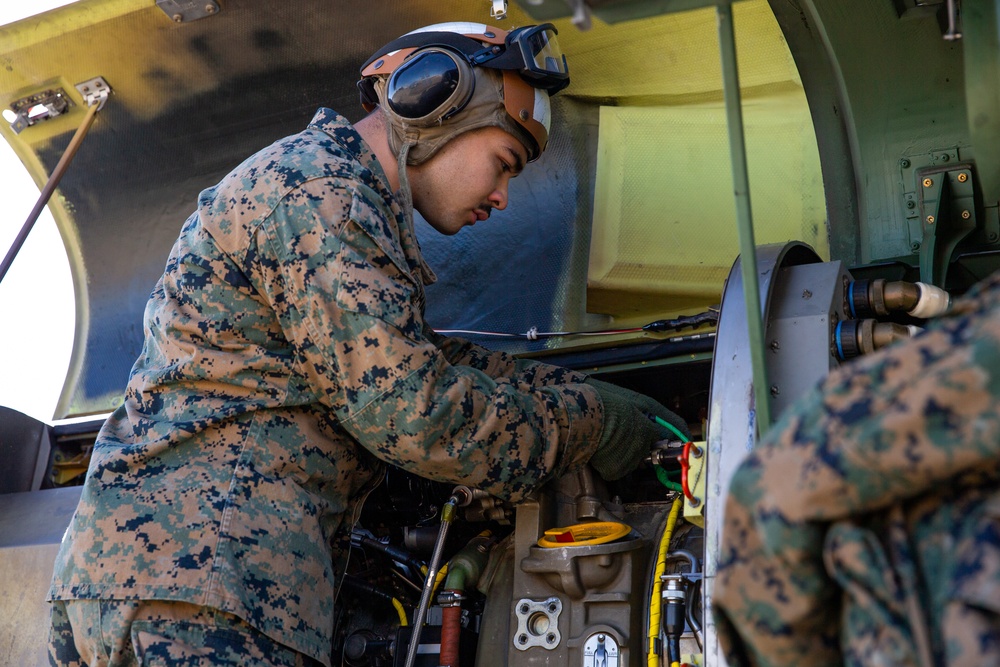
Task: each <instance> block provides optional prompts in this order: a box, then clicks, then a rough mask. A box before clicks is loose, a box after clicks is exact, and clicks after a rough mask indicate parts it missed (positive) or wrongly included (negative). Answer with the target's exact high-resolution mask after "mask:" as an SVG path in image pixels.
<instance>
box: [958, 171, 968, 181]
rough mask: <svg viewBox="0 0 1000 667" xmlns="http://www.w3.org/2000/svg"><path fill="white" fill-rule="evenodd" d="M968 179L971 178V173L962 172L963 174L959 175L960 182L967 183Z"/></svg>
mask: <svg viewBox="0 0 1000 667" xmlns="http://www.w3.org/2000/svg"><path fill="white" fill-rule="evenodd" d="M967 180H969V175H968V174H966V173H961V174H959V175H958V182H959V183H965V182H966V181H967Z"/></svg>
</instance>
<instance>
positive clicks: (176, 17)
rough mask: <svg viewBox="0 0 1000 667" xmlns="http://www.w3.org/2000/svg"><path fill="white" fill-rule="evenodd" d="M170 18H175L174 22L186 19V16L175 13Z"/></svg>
mask: <svg viewBox="0 0 1000 667" xmlns="http://www.w3.org/2000/svg"><path fill="white" fill-rule="evenodd" d="M170 18H172V19H173V20H174V23H180V22H181V21H183V20H184V17H183V16H181V15H180V14H174V15H173V16H171V17H170Z"/></svg>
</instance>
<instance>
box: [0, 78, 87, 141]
mask: <svg viewBox="0 0 1000 667" xmlns="http://www.w3.org/2000/svg"><path fill="white" fill-rule="evenodd" d="M72 105H73V102H72V100H70V99H69V97H68V96H67V95H66V91H64V90H63V89H62V88H54V89H51V90H43V91H41V92H38V93H35V94H34V95H28V96H27V97H22V98H21V99H19V100H16V101H14V102H11V104H10V110H9V111H4V113H3V116H4V118H5V119H6V120H7V122H8V123H10V129H12V130H14V132H15V133H16V134H20V133H21V132H22V131H23V130H24V129H25V128H28V127H31V126H32V125H34V124H35V123H40V122H42V121H43V120H49V119H50V118H55V117H56V116H61V115H63V114H64V113H66V112H67V111H68V110H69V108H70V107H71V106H72Z"/></svg>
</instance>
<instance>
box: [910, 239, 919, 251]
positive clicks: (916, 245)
mask: <svg viewBox="0 0 1000 667" xmlns="http://www.w3.org/2000/svg"><path fill="white" fill-rule="evenodd" d="M910 250H912V251H913V252H917V251H918V250H920V241H914V242H913V243H911V244H910Z"/></svg>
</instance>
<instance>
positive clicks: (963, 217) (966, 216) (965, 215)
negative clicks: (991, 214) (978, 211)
mask: <svg viewBox="0 0 1000 667" xmlns="http://www.w3.org/2000/svg"><path fill="white" fill-rule="evenodd" d="M971 217H972V214H971V213H969V212H968V211H962V219H963V220H968V219H969V218H971Z"/></svg>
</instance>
